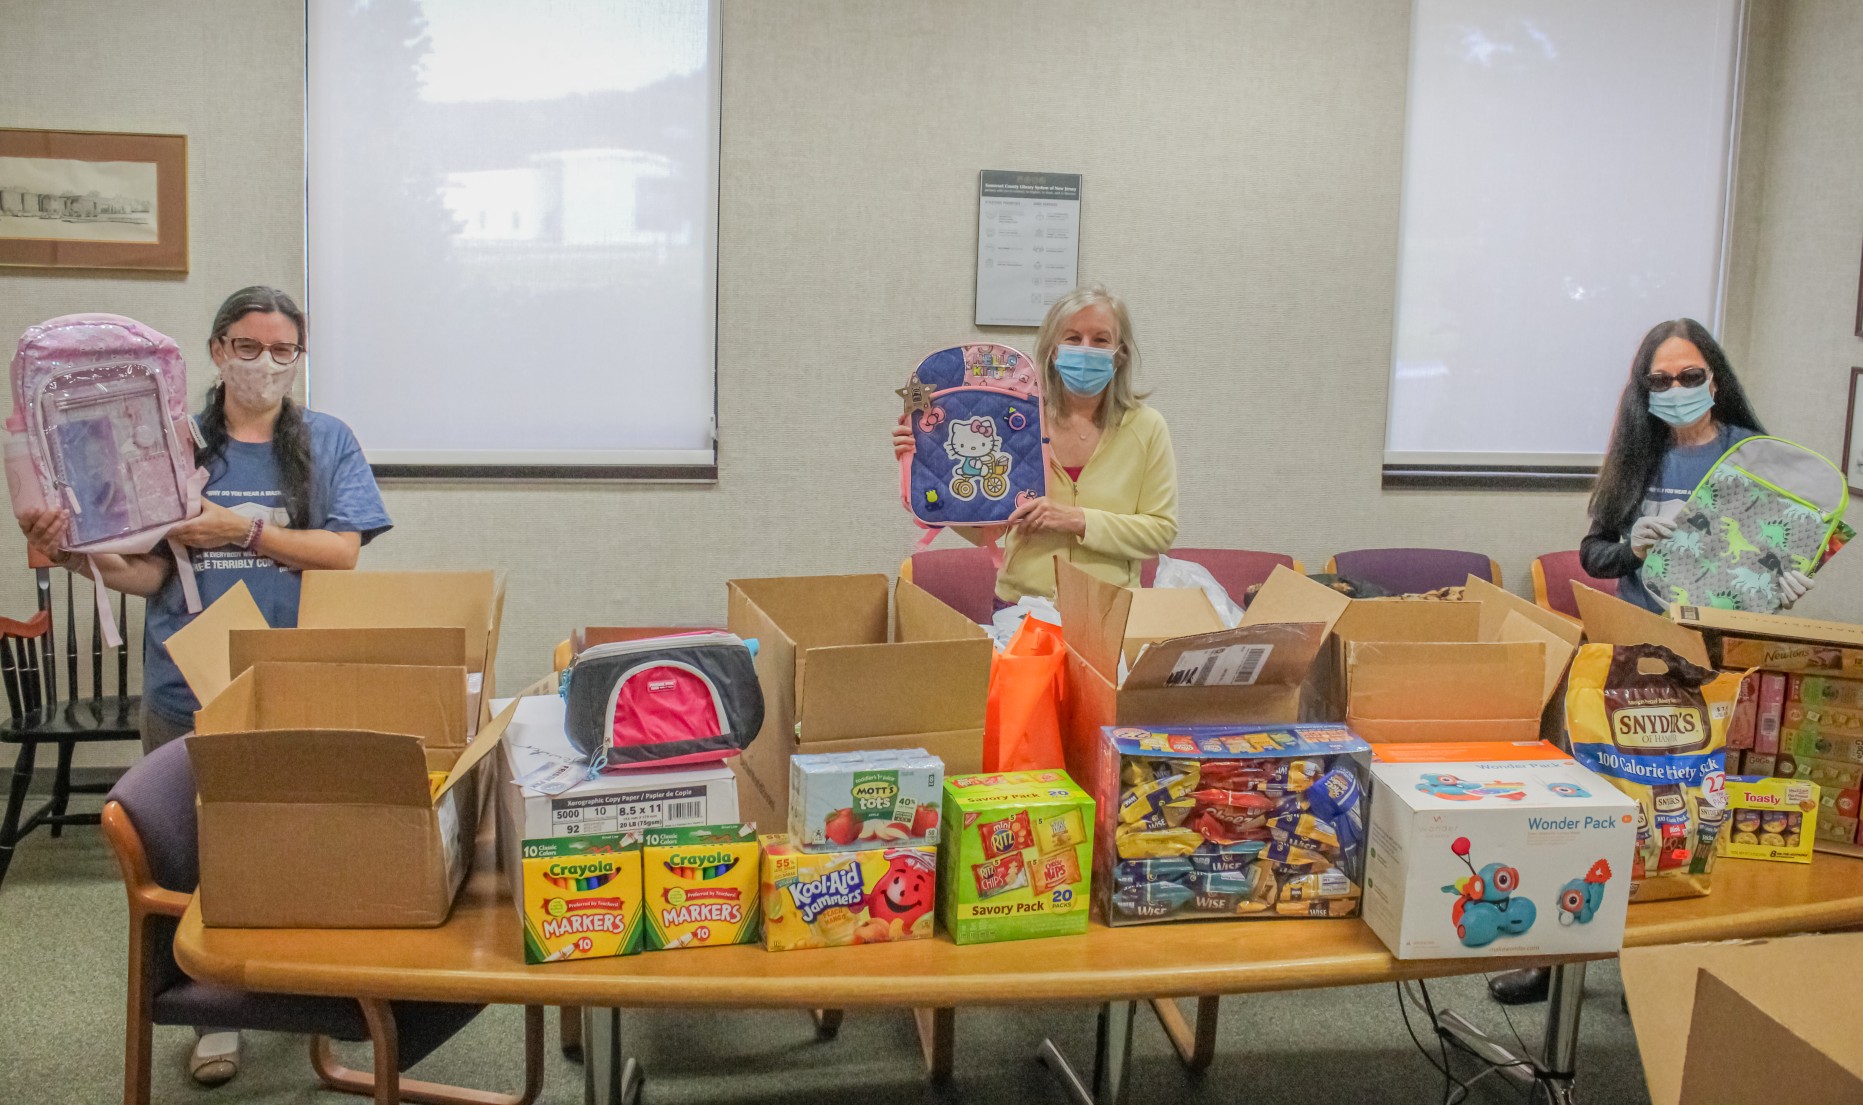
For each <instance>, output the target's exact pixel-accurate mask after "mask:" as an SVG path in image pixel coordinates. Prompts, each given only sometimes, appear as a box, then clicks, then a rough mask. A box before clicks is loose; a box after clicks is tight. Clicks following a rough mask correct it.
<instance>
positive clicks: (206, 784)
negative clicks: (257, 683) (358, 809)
mask: <svg viewBox="0 0 1863 1105" xmlns="http://www.w3.org/2000/svg"><path fill="white" fill-rule="evenodd" d="M188 758H189V759H190V760H192V761H193V764H194V785H195V789H196V790H197V791H198V792H199V793H200V799H201V802H202V804H207V803H214V802H265V803H277V804H292V805H295V804H301V803H335V804H345V805H370V806H421V807H428V806H431V805H432V804H433V800H432V798H431V797H430V789H429V787H428V784H427V757H426V755H425V753H424V752H423V751H422V749H421V743H420V741H419V740H418V739H417V738H415V737H411V736H404V735H401V734H398V733H369V732H359V731H353V730H350V731H345V730H336V729H275V730H269V731H266V732H247V733H196V734H195V735H194V736H192V737H189V738H188Z"/></svg>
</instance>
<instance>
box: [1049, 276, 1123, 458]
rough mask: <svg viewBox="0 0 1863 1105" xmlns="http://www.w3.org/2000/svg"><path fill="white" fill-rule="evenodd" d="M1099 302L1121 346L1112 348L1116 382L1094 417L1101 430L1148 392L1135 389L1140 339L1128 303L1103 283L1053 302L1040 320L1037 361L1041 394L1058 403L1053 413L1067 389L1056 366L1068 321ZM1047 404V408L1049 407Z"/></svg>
mask: <svg viewBox="0 0 1863 1105" xmlns="http://www.w3.org/2000/svg"><path fill="white" fill-rule="evenodd" d="M1096 303H1104V304H1105V305H1106V306H1107V308H1108V309H1109V310H1111V311H1112V312H1113V326H1114V328H1115V329H1116V330H1117V333H1118V338H1119V344H1118V345H1116V346H1115V347H1114V348H1113V382H1112V383H1110V384H1108V385H1106V393H1105V394H1106V399H1105V401H1104V402H1102V403H1101V404H1100V409H1099V411H1098V412H1096V413H1095V414H1094V416H1093V420H1094V422H1095V423H1097V424H1098V425H1099V427H1100V428H1101V429H1105V428H1106V427H1107V426H1117V425H1118V424H1119V421H1120V419H1123V418H1124V417H1125V415H1126V412H1127V411H1129V410H1131V409H1132V408H1133V407H1136V406H1138V405H1139V403H1140V401H1141V400H1143V399H1144V398H1145V396H1146V394H1148V393H1141V392H1139V391H1137V390H1135V389H1134V388H1133V386H1132V376H1133V374H1134V373H1136V372H1137V371H1138V367H1139V348H1138V338H1137V337H1135V336H1134V335H1133V333H1132V316H1131V314H1130V313H1128V312H1127V311H1126V301H1125V300H1123V299H1120V298H1119V297H1118V296H1116V295H1114V294H1113V293H1111V292H1109V291H1107V290H1106V287H1105V286H1104V285H1102V284H1086V285H1083V286H1081V287H1078V288H1075V289H1074V290H1073V291H1071V292H1068V293H1067V294H1066V295H1064V296H1062V297H1061V298H1059V299H1057V300H1055V301H1054V305H1053V306H1051V307H1049V308H1048V315H1047V317H1046V318H1043V319H1042V320H1041V330H1040V332H1039V333H1037V334H1036V336H1035V361H1036V363H1037V364H1039V365H1041V386H1042V395H1043V396H1044V397H1045V398H1046V400H1047V404H1055V406H1051V407H1049V409H1050V410H1058V409H1059V406H1058V404H1059V403H1060V398H1061V395H1062V394H1063V392H1064V391H1065V389H1066V385H1065V384H1063V383H1062V382H1061V374H1060V373H1059V372H1058V371H1056V370H1055V367H1054V353H1055V350H1056V349H1057V348H1058V347H1059V346H1060V344H1061V334H1062V332H1063V331H1065V330H1066V329H1067V324H1068V321H1069V320H1071V319H1072V318H1073V317H1074V316H1075V315H1076V314H1078V313H1079V312H1080V311H1081V310H1082V309H1083V308H1086V307H1091V306H1093V305H1094V304H1096ZM1047 404H1044V405H1047Z"/></svg>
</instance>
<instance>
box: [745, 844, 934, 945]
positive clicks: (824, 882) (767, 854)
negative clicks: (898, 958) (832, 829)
mask: <svg viewBox="0 0 1863 1105" xmlns="http://www.w3.org/2000/svg"><path fill="white" fill-rule="evenodd" d="M936 864H937V857H936V853H935V852H934V851H933V849H931V848H870V849H867V850H864V851H859V852H805V851H803V850H802V849H800V848H797V847H796V846H795V845H793V844H791V843H790V842H789V838H788V837H786V836H782V835H780V834H779V835H775V836H766V837H764V838H763V946H764V949H765V950H766V951H773V952H780V951H790V950H792V949H795V948H838V947H844V946H847V945H851V944H884V943H890V942H892V941H895V940H923V939H926V938H929V937H930V936H931V934H932V911H933V909H934V908H935V907H936V905H937V894H936V890H935V887H936V886H937V877H936Z"/></svg>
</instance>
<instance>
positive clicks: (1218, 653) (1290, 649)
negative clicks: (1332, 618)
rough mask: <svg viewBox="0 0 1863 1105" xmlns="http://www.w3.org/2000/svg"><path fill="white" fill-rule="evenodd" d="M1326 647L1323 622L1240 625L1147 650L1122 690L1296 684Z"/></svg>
mask: <svg viewBox="0 0 1863 1105" xmlns="http://www.w3.org/2000/svg"><path fill="white" fill-rule="evenodd" d="M1205 605H1206V606H1207V605H1208V603H1207V602H1206V603H1205ZM1325 646H1326V625H1325V624H1324V623H1323V622H1298V623H1293V624H1278V623H1277V624H1268V625H1242V626H1237V627H1236V628H1234V629H1220V630H1217V631H1216V632H1214V633H1203V634H1199V635H1197V636H1194V637H1178V638H1176V639H1174V640H1169V641H1162V642H1160V643H1158V644H1155V645H1153V646H1152V647H1151V648H1148V649H1146V650H1145V654H1144V655H1143V656H1141V657H1139V659H1138V662H1137V663H1135V664H1133V665H1132V668H1131V670H1130V671H1129V672H1128V673H1127V674H1126V681H1125V683H1124V685H1123V686H1122V688H1121V689H1123V690H1130V691H1140V690H1150V689H1153V688H1167V687H1168V688H1173V689H1176V688H1183V687H1200V686H1254V687H1275V686H1282V687H1286V686H1299V685H1300V683H1301V682H1302V681H1304V680H1305V679H1306V678H1307V672H1308V671H1309V670H1311V669H1312V667H1313V660H1314V658H1315V657H1316V656H1318V655H1319V653H1320V649H1322V648H1324V647H1325Z"/></svg>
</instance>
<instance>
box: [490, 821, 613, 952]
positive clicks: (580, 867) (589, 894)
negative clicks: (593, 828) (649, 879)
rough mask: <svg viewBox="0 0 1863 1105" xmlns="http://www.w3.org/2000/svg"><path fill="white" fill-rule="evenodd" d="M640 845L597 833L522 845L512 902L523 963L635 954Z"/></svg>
mask: <svg viewBox="0 0 1863 1105" xmlns="http://www.w3.org/2000/svg"><path fill="white" fill-rule="evenodd" d="M640 840H641V837H640V834H639V833H603V834H599V835H593V836H578V837H563V838H557V837H551V838H547V839H543V840H526V841H524V843H523V845H522V846H521V848H520V851H519V855H520V857H521V858H520V860H519V867H520V872H519V877H518V883H519V887H518V889H519V893H518V895H517V897H516V902H517V907H518V916H519V917H520V918H521V919H522V920H523V922H524V962H526V963H556V962H560V961H562V960H565V959H599V958H602V957H604V956H613V955H633V954H634V953H635V952H638V951H640V947H641V931H642V913H641V871H640Z"/></svg>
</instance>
